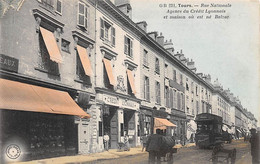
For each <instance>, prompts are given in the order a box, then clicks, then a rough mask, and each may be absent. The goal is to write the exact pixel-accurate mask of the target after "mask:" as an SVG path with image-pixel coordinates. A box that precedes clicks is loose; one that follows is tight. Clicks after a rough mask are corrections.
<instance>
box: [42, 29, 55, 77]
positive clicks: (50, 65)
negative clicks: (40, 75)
mask: <svg viewBox="0 0 260 164" xmlns="http://www.w3.org/2000/svg"><path fill="white" fill-rule="evenodd" d="M39 44H40V61H39V63H38V67H39V68H40V70H41V71H44V72H47V73H49V74H51V75H57V76H59V66H58V63H56V62H54V61H52V60H51V59H50V54H49V52H48V50H47V47H46V45H45V43H44V40H43V36H42V34H41V33H40V34H39Z"/></svg>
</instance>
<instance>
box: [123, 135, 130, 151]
mask: <svg viewBox="0 0 260 164" xmlns="http://www.w3.org/2000/svg"><path fill="white" fill-rule="evenodd" d="M124 144H125V149H124V150H125V151H130V145H129V136H128V135H127V134H126V133H125V136H124Z"/></svg>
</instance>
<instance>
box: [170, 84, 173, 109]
mask: <svg viewBox="0 0 260 164" xmlns="http://www.w3.org/2000/svg"><path fill="white" fill-rule="evenodd" d="M170 107H171V108H173V89H171V90H170Z"/></svg>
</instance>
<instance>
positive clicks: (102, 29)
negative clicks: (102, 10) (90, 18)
mask: <svg viewBox="0 0 260 164" xmlns="http://www.w3.org/2000/svg"><path fill="white" fill-rule="evenodd" d="M104 27H105V24H104V20H103V19H102V18H100V38H102V39H104Z"/></svg>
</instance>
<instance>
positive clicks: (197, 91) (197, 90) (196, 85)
mask: <svg viewBox="0 0 260 164" xmlns="http://www.w3.org/2000/svg"><path fill="white" fill-rule="evenodd" d="M198 95H199V94H198V86H197V85H196V96H198Z"/></svg>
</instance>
